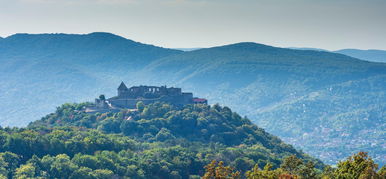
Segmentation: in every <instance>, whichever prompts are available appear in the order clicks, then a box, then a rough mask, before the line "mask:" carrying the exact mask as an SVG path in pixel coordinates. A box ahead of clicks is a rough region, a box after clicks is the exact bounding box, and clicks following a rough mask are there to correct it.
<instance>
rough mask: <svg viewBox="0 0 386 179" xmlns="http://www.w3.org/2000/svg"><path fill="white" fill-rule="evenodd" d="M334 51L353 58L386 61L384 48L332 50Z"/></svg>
mask: <svg viewBox="0 0 386 179" xmlns="http://www.w3.org/2000/svg"><path fill="white" fill-rule="evenodd" d="M334 52H335V53H340V54H345V55H348V56H351V57H354V58H359V59H362V60H367V61H371V62H383V63H386V51H385V50H359V49H342V50H338V51H334Z"/></svg>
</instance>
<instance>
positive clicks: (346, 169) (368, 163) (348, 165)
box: [334, 152, 379, 179]
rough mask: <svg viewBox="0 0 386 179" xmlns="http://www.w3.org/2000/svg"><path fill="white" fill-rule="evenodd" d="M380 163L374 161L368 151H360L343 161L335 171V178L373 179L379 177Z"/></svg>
mask: <svg viewBox="0 0 386 179" xmlns="http://www.w3.org/2000/svg"><path fill="white" fill-rule="evenodd" d="M377 169H378V165H377V164H375V163H374V161H373V160H372V158H371V157H369V156H368V154H367V153H366V152H359V153H357V154H354V155H352V156H350V157H348V158H347V159H346V160H345V161H341V162H339V163H338V165H337V169H336V170H335V172H334V176H335V178H342V179H346V178H347V179H351V178H359V179H373V178H378V177H379V175H378V174H377V172H376V171H377Z"/></svg>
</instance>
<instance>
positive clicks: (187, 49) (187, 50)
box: [175, 48, 202, 52]
mask: <svg viewBox="0 0 386 179" xmlns="http://www.w3.org/2000/svg"><path fill="white" fill-rule="evenodd" d="M175 49H176V50H182V51H184V52H189V51H194V50H198V49H202V48H175Z"/></svg>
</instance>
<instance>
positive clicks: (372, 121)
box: [138, 43, 386, 164]
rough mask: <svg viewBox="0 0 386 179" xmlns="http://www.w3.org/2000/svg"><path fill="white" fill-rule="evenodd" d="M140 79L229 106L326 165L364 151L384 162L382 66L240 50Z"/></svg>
mask: <svg viewBox="0 0 386 179" xmlns="http://www.w3.org/2000/svg"><path fill="white" fill-rule="evenodd" d="M142 74H155V75H154V76H152V77H149V78H148V79H145V81H151V80H152V79H154V78H156V77H155V76H162V77H163V79H167V80H168V82H169V83H172V84H176V85H177V86H182V87H183V88H185V89H186V88H188V89H194V91H196V93H197V94H198V95H199V96H204V97H206V98H208V99H209V101H216V102H219V103H221V104H227V105H229V106H230V107H232V108H233V109H235V110H237V111H240V113H242V114H245V115H248V116H249V117H251V119H253V122H255V123H256V124H258V125H259V126H261V127H263V128H264V129H266V130H267V131H269V132H271V133H273V134H275V135H278V136H279V137H281V138H282V139H284V140H285V141H288V142H289V143H291V144H294V145H296V146H299V147H301V148H302V149H303V150H305V151H307V152H309V153H311V154H313V155H315V156H318V157H320V158H322V159H323V160H324V161H326V162H328V163H331V164H332V163H334V161H337V160H341V159H343V158H345V157H346V156H349V155H350V154H352V153H353V152H358V151H361V150H366V151H370V154H371V155H372V156H373V157H375V158H376V160H378V161H381V163H385V162H386V161H385V155H386V151H385V149H384V148H383V147H382V145H383V144H384V142H385V138H386V136H385V133H384V132H382V131H383V129H384V128H385V127H386V126H385V125H386V124H385V123H384V116H385V111H386V102H385V101H386V95H385V93H384V91H386V64H384V63H373V62H368V61H361V60H359V59H355V58H352V57H349V56H345V55H342V54H335V53H330V52H323V51H312V50H293V49H285V48H276V47H272V46H266V45H262V44H256V43H238V44H231V45H226V46H220V47H214V48H207V49H200V50H196V51H192V52H185V53H183V54H178V55H174V56H169V57H165V58H162V59H158V60H156V61H154V62H152V63H151V64H150V65H148V66H147V67H145V68H144V72H143V73H138V75H142ZM163 79H157V82H158V83H161V84H162V83H165V82H166V80H163ZM321 134H322V135H321ZM342 146H343V147H342ZM369 146H371V147H369Z"/></svg>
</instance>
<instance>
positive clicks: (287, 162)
mask: <svg viewBox="0 0 386 179" xmlns="http://www.w3.org/2000/svg"><path fill="white" fill-rule="evenodd" d="M302 165H303V161H302V159H299V158H298V157H296V155H290V156H288V157H285V158H284V160H283V163H282V164H281V165H280V168H281V169H283V170H284V171H285V172H288V173H289V174H290V175H293V174H297V173H298V172H299V170H300V167H301V166H302Z"/></svg>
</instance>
